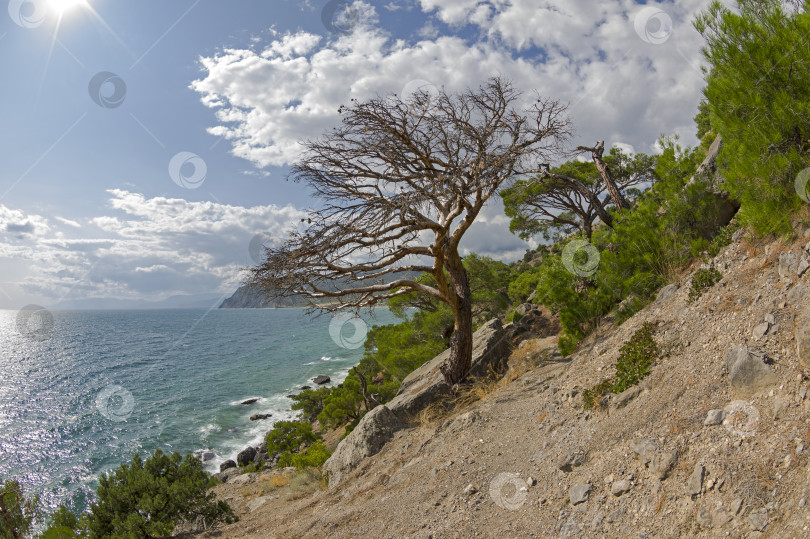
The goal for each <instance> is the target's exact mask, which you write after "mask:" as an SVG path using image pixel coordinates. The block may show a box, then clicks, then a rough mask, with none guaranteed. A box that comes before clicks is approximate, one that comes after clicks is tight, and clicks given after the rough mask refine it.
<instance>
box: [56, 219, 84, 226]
mask: <svg viewBox="0 0 810 539" xmlns="http://www.w3.org/2000/svg"><path fill="white" fill-rule="evenodd" d="M55 219H56V220H57V221H59V222H60V223H63V224H66V225H68V226H72V227H73V228H81V227H82V225H80V224H79V223H78V222H76V221H72V220H70V219H65V218H64V217H55Z"/></svg>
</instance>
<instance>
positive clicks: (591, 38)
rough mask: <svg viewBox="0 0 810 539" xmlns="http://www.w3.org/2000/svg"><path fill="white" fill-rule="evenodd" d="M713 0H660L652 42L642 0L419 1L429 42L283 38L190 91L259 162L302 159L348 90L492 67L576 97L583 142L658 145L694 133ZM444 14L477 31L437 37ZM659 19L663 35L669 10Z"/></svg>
mask: <svg viewBox="0 0 810 539" xmlns="http://www.w3.org/2000/svg"><path fill="white" fill-rule="evenodd" d="M702 4H703V2H698V1H697V0H688V1H686V2H681V3H678V4H677V5H676V4H671V3H667V4H661V6H662V9H663V11H664V15H665V16H666V17H667V18H669V20H671V21H672V28H673V30H672V32H671V35H667V39H666V40H665V41H664V42H663V43H660V44H654V43H650V42H647V41H645V40H644V39H643V37H642V36H640V35H639V34H638V33H637V31H636V27H635V25H634V22H635V18H636V16H638V14H639V12H640V10H641V9H642V8H643V7H644V6H642V5H638V4H636V3H634V2H632V1H623V0H609V1H607V2H604V3H600V4H598V5H594V4H593V3H590V2H585V1H583V0H574V1H568V0H566V1H565V2H562V1H547V2H544V3H542V5H538V3H537V2H535V1H532V0H509V1H507V0H491V1H488V2H482V1H476V0H419V5H420V6H421V8H422V10H423V11H424V12H425V14H426V16H427V20H426V22H425V27H424V28H428V29H430V31H426V32H423V33H422V36H423V38H421V39H419V40H418V41H408V40H405V39H401V38H395V37H393V36H392V35H391V34H389V33H388V32H387V31H386V30H385V29H383V28H380V27H375V26H369V25H361V26H358V27H357V28H355V31H354V32H353V33H351V34H349V35H341V36H339V37H337V38H329V37H328V36H318V35H315V34H311V33H307V32H295V33H287V34H283V35H276V36H275V37H274V38H272V39H271V41H270V42H269V43H266V44H265V45H264V47H263V48H260V49H226V50H225V51H224V52H222V53H221V54H218V55H215V56H210V57H204V58H201V59H200V62H201V65H202V67H203V71H204V76H203V77H202V78H200V79H198V80H196V81H194V82H193V83H192V84H191V87H192V88H193V89H194V90H195V91H197V92H198V93H199V94H200V95H201V99H202V101H203V103H204V104H205V105H207V106H209V107H211V108H213V109H215V110H216V118H217V120H218V122H217V125H215V126H212V127H211V128H210V132H211V133H212V134H214V135H217V136H224V137H226V138H227V139H228V140H229V141H230V142H231V144H232V150H233V153H234V154H235V155H237V156H240V157H243V158H245V159H247V160H249V161H252V162H253V163H254V164H255V165H257V166H258V167H267V166H272V165H277V166H279V165H286V164H290V163H292V162H294V161H295V160H296V159H297V158H298V157H299V156H300V152H301V147H300V146H299V144H298V141H299V140H301V139H303V138H307V137H313V136H317V135H318V134H319V133H322V132H324V131H326V130H327V129H328V128H329V127H330V126H333V125H335V124H336V123H337V122H338V121H339V116H338V114H337V109H338V107H339V106H340V105H341V104H347V103H349V101H350V100H351V99H367V98H369V97H372V96H375V95H381V94H387V93H391V92H397V93H398V92H400V91H401V89H402V88H403V87H404V86H405V85H406V84H407V83H408V82H409V81H412V80H414V79H422V80H427V81H429V82H431V83H433V84H435V85H436V86H444V87H446V88H448V89H450V90H461V89H464V88H466V87H475V86H477V85H478V84H480V83H481V82H482V81H483V80H485V79H486V78H488V77H491V76H493V75H503V76H505V77H507V78H510V79H512V80H513V81H514V83H515V85H516V87H518V88H520V89H522V90H526V91H529V90H537V91H538V92H539V93H541V94H543V95H547V96H551V97H555V98H558V99H560V100H562V101H564V102H567V103H569V104H570V112H571V115H572V118H573V119H574V121H575V124H576V126H577V129H578V131H579V133H580V139H581V141H584V142H589V143H593V141H595V140H601V139H604V140H606V141H607V142H608V144H609V145H610V144H612V143H613V142H619V141H621V142H623V143H625V144H629V145H632V146H633V147H635V148H638V149H639V151H651V150H652V148H653V145H654V142H655V140H656V139H657V138H658V137H659V136H660V135H661V134H662V133H675V132H677V133H681V134H682V135H684V139H685V140H686V141H687V142H694V140H693V139H694V135H693V134H692V132H693V131H694V128H693V126H692V117H693V116H694V113H695V111H696V106H697V103H698V101H699V99H700V90H701V88H702V86H703V81H702V74H701V73H700V70H699V64H700V55H699V48H700V45H701V40H700V36H699V35H698V34H697V32H696V31H694V29H692V27H691V22H690V21H691V18H692V16H693V14H694V12H695V11H696V10H697V9H698V8H699V7H700V6H701V5H702ZM433 21H436V22H437V23H438V22H441V23H446V24H452V25H464V26H469V25H472V26H473V27H476V28H478V29H479V31H480V38H479V39H477V40H473V41H472V42H471V40H470V39H469V38H468V37H467V36H465V35H462V34H461V33H458V34H452V33H450V34H448V33H446V32H445V33H444V34H443V35H438V32H436V30H435V27H434V22H433ZM649 24H650V25H652V26H651V28H652V29H651V31H653V32H654V31H656V29H655V28H653V27H654V26H655V24H658V20H657V19H654V20H652V21H650V22H649ZM527 93H530V92H527Z"/></svg>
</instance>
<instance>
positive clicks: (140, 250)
mask: <svg viewBox="0 0 810 539" xmlns="http://www.w3.org/2000/svg"><path fill="white" fill-rule="evenodd" d="M109 194H110V199H109V206H110V210H111V213H114V215H100V216H97V217H94V218H91V219H89V220H88V225H87V226H84V227H81V228H80V229H77V228H76V225H77V224H78V223H75V222H73V221H70V220H68V219H63V218H55V220H56V221H58V222H59V223H61V224H63V225H65V226H64V227H62V226H61V225H60V226H57V225H56V224H54V225H53V226H51V225H49V224H48V221H47V219H45V218H44V217H42V216H38V215H31V214H25V213H23V212H22V211H20V210H12V209H9V208H6V207H5V206H2V205H0V268H4V267H5V266H6V265H7V262H8V261H13V264H14V266H16V267H17V268H21V267H25V271H24V272H22V273H21V272H18V275H16V276H15V279H16V280H14V281H13V282H12V283H11V285H9V282H8V281H7V282H6V283H5V285H4V292H6V293H10V292H13V293H15V294H16V296H18V297H21V298H27V297H29V296H34V297H35V298H44V299H43V301H49V302H56V301H58V300H62V299H74V298H90V297H115V298H138V299H151V300H160V299H164V298H166V297H168V296H171V295H174V294H182V293H185V294H203V293H206V294H207V293H212V292H226V291H228V290H230V289H232V288H234V287H235V286H236V285H237V284H238V281H239V279H240V277H241V274H240V269H241V268H243V267H245V266H249V265H251V264H252V263H253V261H252V260H251V259H250V255H249V249H248V247H249V245H250V240H251V238H253V236H255V235H256V234H259V233H263V234H266V235H267V236H270V237H272V238H275V239H276V240H281V239H283V238H284V237H286V233H287V232H288V231H289V230H290V229H291V228H294V227H296V226H297V225H298V223H299V222H300V219H301V217H302V216H303V215H304V213H303V212H301V211H300V210H297V209H296V208H294V207H292V206H284V207H279V206H275V205H267V206H254V207H250V208H245V207H241V206H231V205H226V204H217V203H213V202H189V201H186V200H182V199H172V198H164V197H154V198H147V197H145V196H143V195H141V194H138V193H133V192H130V191H125V190H117V189H116V190H110V191H109ZM6 225H10V227H9V226H6ZM22 229H25V232H19V230H22ZM78 234H81V236H78ZM12 288H13V290H12ZM20 302H24V303H30V302H31V301H30V300H23V299H20V300H19V301H18V303H20ZM21 304H22V303H21ZM9 306H10V307H13V308H17V307H19V305H9Z"/></svg>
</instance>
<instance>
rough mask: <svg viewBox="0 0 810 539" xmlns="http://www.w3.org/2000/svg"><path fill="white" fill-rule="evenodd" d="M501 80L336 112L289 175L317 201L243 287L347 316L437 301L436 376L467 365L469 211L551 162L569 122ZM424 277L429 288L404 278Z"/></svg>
mask: <svg viewBox="0 0 810 539" xmlns="http://www.w3.org/2000/svg"><path fill="white" fill-rule="evenodd" d="M519 98H520V94H519V92H517V91H516V90H515V89H514V88H513V87H512V86H511V84H510V83H509V82H507V81H504V80H502V79H499V78H493V79H490V80H488V81H487V82H486V83H485V84H484V85H482V86H481V87H480V88H478V89H476V90H466V91H464V92H462V93H458V94H451V93H448V92H446V91H444V90H442V91H440V92H439V93H438V95H430V94H427V93H424V92H422V93H418V94H416V95H415V96H414V97H413V98H411V99H408V100H407V101H403V100H402V99H401V98H399V97H396V96H393V97H378V98H375V99H371V100H369V101H365V102H358V101H354V100H353V101H352V103H351V105H350V106H348V107H341V113H342V115H343V118H342V123H341V124H340V125H339V126H337V127H335V128H334V129H332V130H331V131H330V132H328V133H327V134H326V135H324V136H323V137H321V138H318V139H315V140H308V141H305V142H304V146H305V148H306V154H305V155H304V156H303V157H302V159H301V160H300V162H298V163H297V164H296V165H295V166H294V167H293V168H292V172H291V176H292V177H293V178H294V179H295V180H296V181H302V182H305V183H306V184H307V185H308V186H309V187H310V188H311V189H312V191H313V193H314V195H315V196H316V197H317V198H318V199H319V200H320V202H321V205H320V206H319V207H318V209H313V210H311V212H310V215H309V217H308V218H307V222H306V226H303V223H302V226H301V227H300V228H299V230H297V231H295V232H294V233H293V234H292V235H291V236H290V238H289V240H288V241H287V242H286V243H285V244H284V245H283V246H282V247H280V248H278V249H268V251H267V259H266V261H265V262H264V263H262V264H261V265H259V266H258V267H256V268H253V270H252V281H253V282H254V283H255V284H257V285H259V286H261V287H263V288H264V289H265V290H266V291H268V292H269V293H270V294H273V295H276V296H278V295H281V296H284V295H303V296H306V297H309V298H312V299H313V300H324V299H332V300H334V301H333V302H331V303H318V304H317V305H314V307H316V308H318V309H322V310H326V311H334V310H339V309H345V308H352V309H359V308H362V307H369V306H372V305H375V304H378V303H380V302H382V301H385V300H387V299H390V298H391V297H394V296H396V295H399V294H403V293H407V292H409V291H414V292H420V293H423V294H427V295H428V296H431V297H433V298H436V299H437V300H439V301H441V302H444V303H446V304H447V305H448V306H449V307H450V309H451V310H452V312H453V314H454V316H455V333H454V336H453V338H452V339H451V349H452V351H451V357H450V360H449V363H448V366H447V368H446V370H445V371H443V372H445V378H446V380H447V382H448V384H450V385H451V386H452V385H454V384H457V383H458V382H459V381H460V380H462V379H463V377H464V376H465V375H466V373H467V370H468V369H469V364H470V358H471V353H472V317H471V307H470V289H469V282H468V278H467V275H466V272H465V270H464V266H463V265H462V263H461V256H460V255H459V252H458V248H459V243H460V242H461V239H462V237H463V236H464V234H465V233H466V232H467V231H468V230H469V228H470V226H472V224H473V223H474V222H475V219H476V218H477V217H478V214H479V213H480V211H481V209H482V208H483V207H484V206H485V204H486V203H487V201H488V200H489V199H490V198H492V196H493V195H495V194H496V193H497V192H498V190H499V189H500V188H501V187H502V186H504V185H506V184H507V183H508V182H511V181H512V180H513V179H514V178H518V177H521V176H525V175H527V174H530V173H532V172H533V171H534V170H535V167H534V166H533V164H534V163H537V162H538V161H543V160H548V159H549V158H552V157H555V156H557V155H561V154H562V152H563V146H564V143H565V141H566V140H567V139H568V138H569V137H570V135H571V126H570V122H569V120H568V118H567V117H566V115H565V106H563V105H562V104H560V103H559V102H557V101H553V100H550V99H541V98H538V99H536V100H535V101H534V103H533V104H532V105H531V106H530V107H528V108H525V109H522V110H518V109H517V108H516V106H515V104H516V102H517V101H518V99H519ZM415 272H427V273H429V274H431V275H433V277H434V279H435V282H436V285H435V287H433V286H425V285H423V284H420V283H419V282H417V281H416V278H415V276H414V275H413V274H414V273H415Z"/></svg>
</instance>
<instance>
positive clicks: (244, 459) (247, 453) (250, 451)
mask: <svg viewBox="0 0 810 539" xmlns="http://www.w3.org/2000/svg"><path fill="white" fill-rule="evenodd" d="M254 458H256V448H255V447H246V448H244V449H243V450H242V451H241V452H240V453H239V454H238V455H237V456H236V462H237V464H239V466H247V465H248V464H250V463H252V462H253V459H254Z"/></svg>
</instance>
